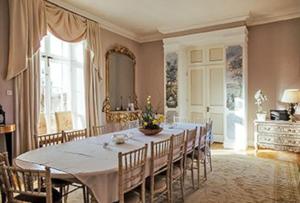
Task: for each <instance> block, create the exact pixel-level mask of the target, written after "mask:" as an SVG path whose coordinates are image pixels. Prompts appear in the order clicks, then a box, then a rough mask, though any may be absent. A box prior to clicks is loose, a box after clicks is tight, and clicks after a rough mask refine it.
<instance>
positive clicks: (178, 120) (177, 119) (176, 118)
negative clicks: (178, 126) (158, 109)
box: [173, 116, 190, 123]
mask: <svg viewBox="0 0 300 203" xmlns="http://www.w3.org/2000/svg"><path fill="white" fill-rule="evenodd" d="M173 122H174V123H189V122H190V121H189V119H188V118H185V117H182V116H174V120H173Z"/></svg>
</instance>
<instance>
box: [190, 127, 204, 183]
mask: <svg viewBox="0 0 300 203" xmlns="http://www.w3.org/2000/svg"><path fill="white" fill-rule="evenodd" d="M199 131H200V133H199V137H198V146H197V147H196V150H195V153H194V159H192V161H193V162H194V161H196V166H195V165H193V168H194V169H197V179H198V188H199V187H200V167H201V164H203V170H204V179H205V180H207V169H206V165H207V163H206V162H207V159H206V152H207V150H206V147H207V144H206V143H207V136H206V135H207V134H206V127H203V126H201V127H200V129H199ZM190 158H192V157H190Z"/></svg>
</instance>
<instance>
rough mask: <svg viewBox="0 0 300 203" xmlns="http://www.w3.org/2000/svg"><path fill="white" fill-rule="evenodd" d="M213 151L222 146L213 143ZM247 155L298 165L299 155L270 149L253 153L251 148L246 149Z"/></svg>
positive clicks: (299, 163) (299, 161) (299, 162)
mask: <svg viewBox="0 0 300 203" xmlns="http://www.w3.org/2000/svg"><path fill="white" fill-rule="evenodd" d="M213 149H224V148H223V144H220V143H215V144H213ZM247 154H248V155H253V156H257V157H260V158H267V159H274V160H281V161H290V162H295V163H297V164H298V165H300V153H294V152H285V151H275V150H271V149H259V150H258V152H257V153H255V149H254V148H253V147H249V148H248V149H247Z"/></svg>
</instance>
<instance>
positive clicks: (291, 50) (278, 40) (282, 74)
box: [248, 18, 300, 140]
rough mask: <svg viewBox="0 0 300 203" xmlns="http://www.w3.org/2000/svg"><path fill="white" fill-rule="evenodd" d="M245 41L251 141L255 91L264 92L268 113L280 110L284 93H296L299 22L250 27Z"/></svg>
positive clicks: (298, 85)
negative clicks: (246, 47)
mask: <svg viewBox="0 0 300 203" xmlns="http://www.w3.org/2000/svg"><path fill="white" fill-rule="evenodd" d="M248 37H249V40H248V77H249V84H248V85H249V89H248V94H249V99H248V104H249V105H248V112H249V119H248V126H249V131H248V132H249V136H248V138H249V139H250V140H253V120H254V119H255V116H256V106H255V104H254V98H253V95H254V94H255V91H257V90H258V89H262V90H263V91H264V92H265V94H266V95H267V97H268V102H267V104H266V105H265V109H266V110H267V111H269V110H270V109H276V108H284V105H283V104H282V103H280V98H281V96H282V93H283V91H284V89H286V88H299V89H300V18H298V19H294V20H288V21H282V22H276V23H270V24H265V25H259V26H253V27H250V28H249V36H248Z"/></svg>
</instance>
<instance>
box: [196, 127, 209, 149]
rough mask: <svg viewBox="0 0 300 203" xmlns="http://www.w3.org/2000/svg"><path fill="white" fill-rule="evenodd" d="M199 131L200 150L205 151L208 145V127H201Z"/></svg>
mask: <svg viewBox="0 0 300 203" xmlns="http://www.w3.org/2000/svg"><path fill="white" fill-rule="evenodd" d="M199 131H200V133H199V137H198V149H199V150H202V151H204V150H205V147H206V144H207V133H206V127H204V126H201V127H200V129H199Z"/></svg>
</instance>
